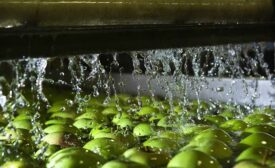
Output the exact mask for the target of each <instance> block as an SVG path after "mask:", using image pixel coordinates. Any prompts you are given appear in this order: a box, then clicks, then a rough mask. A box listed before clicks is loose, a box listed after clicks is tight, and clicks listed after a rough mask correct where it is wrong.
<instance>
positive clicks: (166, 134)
mask: <svg viewBox="0 0 275 168" xmlns="http://www.w3.org/2000/svg"><path fill="white" fill-rule="evenodd" d="M157 136H158V137H159V138H168V139H172V140H175V141H176V142H180V141H184V139H183V138H184V136H183V135H182V134H181V133H180V132H179V131H174V130H172V131H168V130H167V131H160V132H158V134H157Z"/></svg>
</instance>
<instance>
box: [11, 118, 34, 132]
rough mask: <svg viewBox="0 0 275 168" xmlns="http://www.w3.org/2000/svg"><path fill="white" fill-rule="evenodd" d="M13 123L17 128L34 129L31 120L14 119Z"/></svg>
mask: <svg viewBox="0 0 275 168" xmlns="http://www.w3.org/2000/svg"><path fill="white" fill-rule="evenodd" d="M12 125H13V126H14V128H16V129H25V130H31V129H32V123H31V121H30V120H17V121H13V122H12Z"/></svg>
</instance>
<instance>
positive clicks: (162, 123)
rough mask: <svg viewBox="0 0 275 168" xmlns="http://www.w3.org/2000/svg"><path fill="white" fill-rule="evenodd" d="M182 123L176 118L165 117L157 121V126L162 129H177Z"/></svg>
mask: <svg viewBox="0 0 275 168" xmlns="http://www.w3.org/2000/svg"><path fill="white" fill-rule="evenodd" d="M181 125H182V122H181V121H180V120H179V119H178V118H176V117H170V116H166V117H163V118H162V119H160V120H159V122H158V123H157V126H159V127H163V128H179V127H180V126H181Z"/></svg>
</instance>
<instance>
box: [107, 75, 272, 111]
mask: <svg viewBox="0 0 275 168" xmlns="http://www.w3.org/2000/svg"><path fill="white" fill-rule="evenodd" d="M112 76H113V79H114V81H115V83H116V84H117V86H116V88H117V89H118V90H117V91H118V92H122V93H129V94H133V95H136V94H137V87H138V86H139V87H140V94H141V95H149V94H150V91H149V86H148V85H147V84H148V80H149V77H148V76H145V75H136V76H133V75H132V74H122V75H119V74H113V75H112ZM178 79H179V78H178ZM167 81H168V83H169V84H167ZM191 81H192V80H189V81H188V80H186V79H185V80H184V85H185V86H184V85H182V86H180V88H179V87H178V86H179V83H178V84H176V82H175V80H174V79H173V77H172V76H161V77H159V78H158V79H151V81H150V84H151V88H152V89H153V92H154V94H155V95H158V96H161V97H164V96H166V94H167V93H166V91H165V90H167V88H168V87H169V88H170V89H171V90H170V91H171V92H172V93H173V95H174V96H175V97H176V98H180V97H182V95H183V94H184V93H186V96H187V97H188V98H189V99H197V96H198V97H199V98H200V99H202V100H205V101H209V100H213V101H221V102H233V103H235V102H236V103H238V104H254V105H256V106H272V107H275V86H274V85H273V84H272V82H271V81H270V80H256V79H228V78H221V79H219V78H207V79H205V80H197V82H191ZM193 81H194V80H193ZM121 82H123V85H122V86H121ZM119 84H120V85H119ZM206 84H207V86H208V87H207V88H206V87H202V88H201V90H200V91H199V92H198V95H196V90H195V88H198V87H201V86H203V85H206ZM178 89H180V90H178ZM181 89H182V90H181ZM184 89H185V90H184ZM229 93H230V94H229Z"/></svg>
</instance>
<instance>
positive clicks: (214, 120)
mask: <svg viewBox="0 0 275 168" xmlns="http://www.w3.org/2000/svg"><path fill="white" fill-rule="evenodd" d="M203 120H204V122H206V123H207V124H209V125H220V124H221V123H223V122H225V121H226V119H225V118H224V117H222V116H218V115H206V116H204V117H203Z"/></svg>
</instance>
